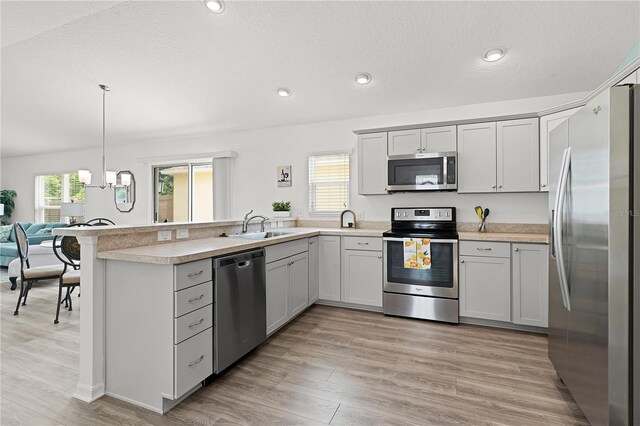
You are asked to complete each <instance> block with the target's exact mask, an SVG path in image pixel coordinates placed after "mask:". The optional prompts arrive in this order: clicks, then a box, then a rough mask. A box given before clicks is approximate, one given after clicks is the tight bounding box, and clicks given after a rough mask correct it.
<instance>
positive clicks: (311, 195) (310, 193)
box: [307, 150, 353, 217]
mask: <svg viewBox="0 0 640 426" xmlns="http://www.w3.org/2000/svg"><path fill="white" fill-rule="evenodd" d="M352 154H353V150H332V151H320V152H310V153H309V154H308V155H307V209H308V213H309V216H316V217H321V216H324V217H337V216H339V215H340V213H342V211H344V210H346V209H349V206H350V204H351V172H352V169H351V166H352V164H353V163H352V161H351V157H352ZM331 155H336V156H337V155H340V156H346V158H347V161H348V163H349V164H348V170H349V171H348V173H347V179H346V194H347V200H346V206H345V207H343V208H342V209H341V210H331V211H329V210H323V211H317V210H316V209H315V208H312V204H311V201H312V200H314V204H317V203H315V200H316V199H315V192H316V187H317V186H318V184H317V183H315V184H314V185H313V186H312V184H311V173H310V172H311V167H310V162H311V158H312V157H323V156H331ZM332 182H335V183H339V184H341V183H342V181H332ZM326 183H327V182H323V184H326Z"/></svg>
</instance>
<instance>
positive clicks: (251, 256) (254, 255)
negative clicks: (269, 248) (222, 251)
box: [213, 249, 265, 269]
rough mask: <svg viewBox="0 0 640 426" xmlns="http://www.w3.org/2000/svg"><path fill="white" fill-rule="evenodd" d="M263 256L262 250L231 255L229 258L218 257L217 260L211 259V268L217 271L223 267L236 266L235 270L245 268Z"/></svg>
mask: <svg viewBox="0 0 640 426" xmlns="http://www.w3.org/2000/svg"><path fill="white" fill-rule="evenodd" d="M264 256H265V254H264V249H260V250H253V251H250V252H245V253H239V254H233V255H231V256H225V257H219V258H217V259H213V267H214V269H218V268H221V267H224V266H231V265H236V267H237V268H246V267H248V266H250V265H251V264H252V263H253V260H257V259H260V258H261V257H264Z"/></svg>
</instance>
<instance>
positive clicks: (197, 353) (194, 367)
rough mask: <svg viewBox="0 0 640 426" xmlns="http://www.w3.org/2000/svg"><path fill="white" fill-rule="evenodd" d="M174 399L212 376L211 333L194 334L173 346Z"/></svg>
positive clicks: (209, 331) (207, 331)
mask: <svg viewBox="0 0 640 426" xmlns="http://www.w3.org/2000/svg"><path fill="white" fill-rule="evenodd" d="M174 362H175V365H174V367H173V372H174V381H173V382H174V386H175V388H174V397H175V398H180V397H181V396H182V395H184V394H185V393H187V392H188V391H189V390H190V389H192V388H193V387H194V386H196V385H197V384H198V383H200V382H201V381H202V380H204V379H205V378H207V377H209V376H210V375H211V374H213V333H212V332H211V329H210V328H209V329H208V330H205V331H203V332H202V333H200V334H196V335H195V336H193V337H192V338H190V339H188V340H185V341H184V342H182V343H180V344H179V345H175V346H174Z"/></svg>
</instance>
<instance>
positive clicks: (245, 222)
mask: <svg viewBox="0 0 640 426" xmlns="http://www.w3.org/2000/svg"><path fill="white" fill-rule="evenodd" d="M251 213H253V210H251V211H250V212H249V213H247V214H245V215H244V220H243V221H242V233H243V234H246V233H247V227H248V226H249V222H251V221H252V220H253V219H262V221H261V222H260V232H264V222H265V221H266V220H269V218H268V217H265V216H262V215H259V214H257V215H255V216H251V217H249V215H250V214H251Z"/></svg>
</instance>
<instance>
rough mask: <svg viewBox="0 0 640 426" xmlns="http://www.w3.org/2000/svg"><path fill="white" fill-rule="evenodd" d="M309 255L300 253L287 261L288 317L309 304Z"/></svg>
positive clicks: (296, 313)
mask: <svg viewBox="0 0 640 426" xmlns="http://www.w3.org/2000/svg"><path fill="white" fill-rule="evenodd" d="M308 256H309V255H308V254H307V253H302V254H299V255H297V256H294V257H292V258H291V260H290V261H289V288H288V290H289V309H288V312H287V317H288V319H291V318H293V317H294V316H296V315H298V314H299V313H300V312H302V311H304V310H305V309H306V308H307V306H309V257H308Z"/></svg>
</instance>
